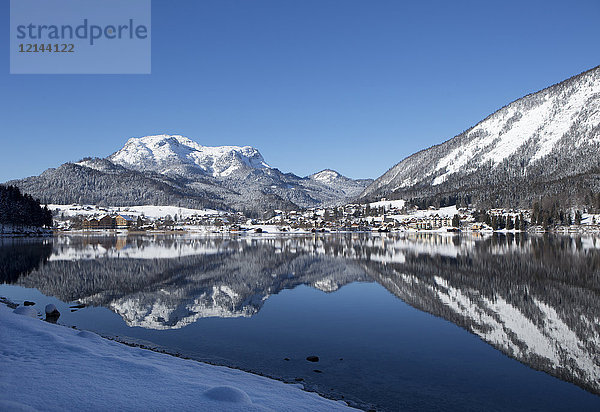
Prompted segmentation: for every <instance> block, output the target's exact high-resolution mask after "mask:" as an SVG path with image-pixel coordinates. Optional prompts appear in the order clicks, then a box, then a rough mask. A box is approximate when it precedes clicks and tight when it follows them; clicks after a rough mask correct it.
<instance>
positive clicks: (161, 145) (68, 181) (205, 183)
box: [9, 135, 372, 214]
mask: <svg viewBox="0 0 600 412" xmlns="http://www.w3.org/2000/svg"><path fill="white" fill-rule="evenodd" d="M371 182H372V180H370V179H364V180H354V179H350V178H347V177H345V176H342V175H341V174H339V173H337V172H335V171H333V170H329V169H327V170H323V171H321V172H319V173H315V174H313V175H310V176H307V177H299V176H296V175H294V174H292V173H283V172H281V171H279V170H278V169H276V168H273V167H271V166H269V165H268V164H267V163H266V162H265V160H264V159H263V157H262V155H261V154H260V152H259V151H258V150H257V149H255V148H253V147H250V146H244V147H238V146H218V147H207V146H201V145H200V144H198V143H196V142H194V141H192V140H190V139H188V138H186V137H183V136H171V135H159V136H146V137H141V138H131V139H129V140H128V141H127V143H126V144H125V146H124V147H123V148H122V149H121V150H119V151H117V152H115V153H113V154H112V155H110V156H108V157H107V158H104V159H102V158H85V159H83V160H81V161H79V162H76V163H65V164H63V165H61V166H59V167H58V168H56V169H48V170H46V171H45V172H44V173H42V174H41V175H40V176H34V177H29V178H26V179H22V180H16V181H12V182H9V184H14V185H16V186H18V187H20V188H21V189H22V190H24V191H25V192H26V193H30V194H32V195H33V196H35V197H38V198H40V199H41V200H42V202H45V203H56V204H69V203H80V204H83V203H89V204H99V205H112V206H132V205H140V204H156V205H179V206H182V207H192V208H216V209H224V210H236V211H244V212H247V213H249V214H253V213H259V212H263V211H266V210H272V209H297V208H302V207H314V206H322V205H335V204H342V203H346V202H348V201H349V200H352V199H354V198H356V197H357V195H358V194H359V193H360V192H361V191H362V190H363V189H364V188H365V187H366V186H367V185H368V184H370V183H371Z"/></svg>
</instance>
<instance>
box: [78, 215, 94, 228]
mask: <svg viewBox="0 0 600 412" xmlns="http://www.w3.org/2000/svg"><path fill="white" fill-rule="evenodd" d="M81 225H82V227H83V228H84V229H86V230H89V229H98V219H94V218H93V217H92V218H90V219H83V222H81Z"/></svg>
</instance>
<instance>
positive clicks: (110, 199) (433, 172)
mask: <svg viewBox="0 0 600 412" xmlns="http://www.w3.org/2000/svg"><path fill="white" fill-rule="evenodd" d="M357 161H358V160H357ZM9 183H10V184H14V185H16V186H18V187H20V188H21V189H22V190H23V191H24V192H26V193H29V194H32V195H33V196H34V197H37V198H39V199H41V201H42V202H46V203H59V204H68V203H90V204H98V205H110V206H133V205H140V204H155V205H173V206H181V207H191V208H216V209H224V210H236V211H243V212H246V213H248V214H250V215H252V214H259V213H261V212H264V211H267V210H273V209H297V208H305V207H316V206H329V205H335V204H342V203H347V202H350V201H360V202H367V201H373V200H379V199H380V198H382V197H386V198H390V199H405V200H411V199H412V200H413V203H416V204H421V205H425V206H426V205H430V204H438V205H451V204H455V203H458V204H467V203H473V204H475V205H478V206H480V207H500V206H505V207H518V206H520V207H531V205H532V203H533V202H535V201H539V200H544V199H550V200H551V201H552V202H558V203H561V204H563V205H575V206H578V205H583V204H587V205H589V204H590V203H598V204H599V205H598V207H600V198H599V197H598V193H600V66H598V67H596V68H594V69H591V70H589V71H587V72H584V73H581V74H579V75H577V76H574V77H572V78H570V79H568V80H565V81H563V82H561V83H558V84H556V85H554V86H550V87H548V88H546V89H544V90H542V91H539V92H537V93H533V94H530V95H527V96H525V97H523V98H521V99H518V100H516V101H514V102H512V103H510V104H509V105H507V106H505V107H503V108H501V109H500V110H498V111H496V112H495V113H493V114H491V115H490V116H488V117H487V118H485V119H484V120H482V121H481V122H479V123H478V124H476V125H475V126H473V127H472V128H470V129H469V130H467V131H465V132H463V133H461V134H459V135H458V136H456V137H454V138H452V139H450V140H448V141H446V142H444V143H442V144H439V145H436V146H433V147H430V148H429V149H425V150H422V151H420V152H418V153H415V154H413V155H412V156H409V157H407V158H406V159H404V160H402V161H401V162H400V163H398V164H397V165H395V166H394V167H392V168H391V169H390V170H388V171H387V172H386V173H385V174H384V175H383V176H381V177H379V178H378V179H376V180H375V181H372V180H370V179H361V180H354V179H350V178H347V177H344V176H342V175H340V174H339V173H337V172H335V171H333V170H329V169H326V170H323V171H321V172H319V173H315V174H313V175H310V176H307V177H299V176H296V175H294V174H293V173H283V172H281V171H280V170H278V169H276V168H273V167H271V166H269V164H267V163H266V161H265V159H264V158H263V157H262V155H261V154H260V152H259V151H258V150H257V149H255V148H253V147H250V146H244V147H238V146H219V147H207V146H201V145H200V144H198V143H196V142H194V141H192V140H190V139H188V138H186V137H183V136H171V135H159V136H147V137H141V138H132V139H129V140H128V141H127V143H126V144H125V146H124V147H123V148H122V149H121V150H119V151H117V152H116V153H114V154H112V155H110V156H108V157H107V158H104V159H100V158H86V159H83V160H81V161H79V162H77V163H65V164H63V165H61V166H60V167H58V168H56V169H48V170H46V171H45V172H44V173H42V174H41V175H40V176H34V177H29V178H26V179H22V180H15V181H12V182H9Z"/></svg>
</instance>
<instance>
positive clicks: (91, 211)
mask: <svg viewBox="0 0 600 412" xmlns="http://www.w3.org/2000/svg"><path fill="white" fill-rule="evenodd" d="M48 209H50V210H51V211H53V212H54V211H57V212H58V216H61V215H62V214H64V216H65V217H70V216H85V217H87V216H101V215H105V214H113V213H122V214H125V215H130V216H134V217H137V216H141V215H143V216H145V217H147V218H150V219H158V218H163V217H166V216H167V215H169V216H171V217H173V216H175V215H177V216H178V217H179V218H180V219H185V218H187V217H190V216H216V215H220V214H222V213H223V212H221V211H218V210H213V209H188V208H185V207H177V206H149V205H148V206H125V207H116V206H115V207H101V206H99V207H97V206H95V205H54V204H52V205H48Z"/></svg>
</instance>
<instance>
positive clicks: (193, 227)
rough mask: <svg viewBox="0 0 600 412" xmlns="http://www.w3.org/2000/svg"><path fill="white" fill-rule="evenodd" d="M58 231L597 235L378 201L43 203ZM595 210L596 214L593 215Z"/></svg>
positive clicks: (560, 213) (578, 216) (524, 218)
mask: <svg viewBox="0 0 600 412" xmlns="http://www.w3.org/2000/svg"><path fill="white" fill-rule="evenodd" d="M48 208H49V209H50V211H51V212H52V215H53V219H54V228H55V229H56V230H58V231H66V232H75V231H84V232H89V231H106V230H116V231H145V232H153V231H191V232H205V233H206V232H208V233H223V232H240V233H242V232H251V233H286V232H288V233H310V232H405V231H409V232H410V231H417V232H422V231H423V232H427V231H429V232H494V231H500V232H503V231H504V232H511V231H512V232H525V231H529V232H547V231H555V232H569V233H573V232H574V233H578V232H582V233H583V232H600V213H590V212H592V211H588V210H583V211H581V210H559V209H558V208H546V209H544V208H541V207H540V206H539V205H534V208H533V209H532V210H512V209H491V210H486V211H481V210H475V209H471V208H468V207H461V208H457V207H456V206H448V207H440V208H435V207H429V208H428V209H425V210H423V209H417V208H416V207H414V206H410V205H408V204H407V203H405V202H404V201H403V200H392V201H388V200H386V199H381V200H380V201H378V202H374V203H369V204H348V205H345V206H336V207H323V208H313V209H305V210H288V211H284V210H274V211H273V212H272V213H269V214H268V215H266V216H264V217H263V218H261V219H250V218H248V217H246V216H244V214H243V213H241V212H225V211H217V210H196V209H187V208H180V207H175V206H137V207H121V208H106V207H101V206H93V205H88V206H81V205H48ZM595 212H598V211H595Z"/></svg>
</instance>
